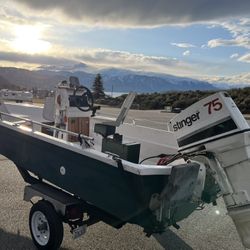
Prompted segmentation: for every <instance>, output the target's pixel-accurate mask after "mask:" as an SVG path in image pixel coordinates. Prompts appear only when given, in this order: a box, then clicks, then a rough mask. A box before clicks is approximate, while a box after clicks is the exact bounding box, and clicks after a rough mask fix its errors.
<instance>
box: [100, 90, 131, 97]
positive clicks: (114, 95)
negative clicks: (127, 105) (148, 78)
mask: <svg viewBox="0 0 250 250" xmlns="http://www.w3.org/2000/svg"><path fill="white" fill-rule="evenodd" d="M105 94H106V95H109V96H112V97H118V96H121V95H124V94H128V93H126V92H113V93H112V92H109V91H107V92H106V91H105Z"/></svg>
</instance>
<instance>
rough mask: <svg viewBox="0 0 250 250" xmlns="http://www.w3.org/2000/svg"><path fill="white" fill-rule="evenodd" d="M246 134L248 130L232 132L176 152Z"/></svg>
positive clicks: (249, 130)
mask: <svg viewBox="0 0 250 250" xmlns="http://www.w3.org/2000/svg"><path fill="white" fill-rule="evenodd" d="M246 132H250V128H248V129H244V130H240V131H236V132H233V133H230V134H227V135H223V136H220V137H217V138H214V139H211V140H208V141H206V142H200V143H197V144H194V145H192V146H189V147H186V148H182V149H180V150H178V151H179V152H182V151H184V150H187V149H191V148H194V147H198V146H201V145H204V144H206V143H210V142H214V141H218V140H221V139H225V138H227V137H230V136H234V135H237V134H243V133H246Z"/></svg>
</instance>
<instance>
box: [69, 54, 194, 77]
mask: <svg viewBox="0 0 250 250" xmlns="http://www.w3.org/2000/svg"><path fill="white" fill-rule="evenodd" d="M74 54H75V56H74V58H75V59H78V60H80V61H84V62H86V63H88V64H93V65H96V66H97V67H120V68H125V69H135V70H145V71H151V72H161V73H171V74H184V75H185V74H190V72H191V71H192V70H193V68H192V65H190V64H188V63H185V62H183V61H180V60H177V59H175V58H171V57H160V56H148V55H144V54H137V53H130V52H126V51H113V50H106V49H94V50H79V51H78V52H77V53H76V52H75V53H74Z"/></svg>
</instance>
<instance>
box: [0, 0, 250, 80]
mask: <svg viewBox="0 0 250 250" xmlns="http://www.w3.org/2000/svg"><path fill="white" fill-rule="evenodd" d="M79 63H81V64H82V65H83V66H84V67H85V69H86V70H93V69H95V70H99V69H103V68H122V69H130V70H137V71H147V72H156V73H164V74H172V75H176V76H188V77H193V78H196V79H204V80H208V81H210V82H228V83H234V84H237V83H249V84H250V1H249V0H237V1H235V0H216V1H215V0H189V1H184V0H175V1H171V0H70V1H69V0H42V1H41V0H16V1H15V0H8V1H7V0H0V66H1V67H4V66H11V67H12V66H13V67H20V68H26V69H31V70H35V69H38V68H41V67H54V68H58V69H64V68H65V69H67V68H71V67H72V65H75V64H79Z"/></svg>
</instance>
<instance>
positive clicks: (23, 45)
mask: <svg viewBox="0 0 250 250" xmlns="http://www.w3.org/2000/svg"><path fill="white" fill-rule="evenodd" d="M41 34H42V29H41V28H40V27H38V26H31V25H22V26H17V27H16V28H15V39H14V41H13V42H12V47H13V48H14V49H15V50H17V51H19V52H24V53H28V54H35V53H41V52H45V51H47V50H48V49H49V48H50V46H51V44H50V43H49V42H47V41H44V40H41V39H40V37H41Z"/></svg>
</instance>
